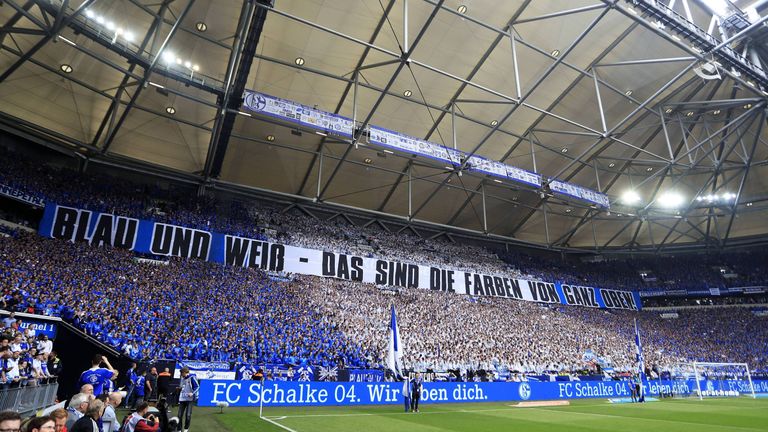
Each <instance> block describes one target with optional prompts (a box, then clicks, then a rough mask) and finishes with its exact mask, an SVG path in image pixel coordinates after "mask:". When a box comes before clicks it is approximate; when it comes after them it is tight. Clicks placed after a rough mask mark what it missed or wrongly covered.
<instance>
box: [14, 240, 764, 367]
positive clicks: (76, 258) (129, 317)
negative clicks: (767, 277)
mask: <svg viewBox="0 0 768 432" xmlns="http://www.w3.org/2000/svg"><path fill="white" fill-rule="evenodd" d="M0 259H2V263H3V266H2V268H3V269H2V271H1V272H0V284H2V286H5V287H8V289H9V292H8V294H7V295H9V296H10V297H9V298H11V299H14V302H15V303H16V308H17V309H19V310H26V311H30V312H36V313H42V314H47V315H58V316H61V317H63V318H64V319H67V320H70V321H72V322H73V323H74V324H75V325H76V326H78V327H80V328H82V329H83V330H84V331H85V332H86V333H88V334H90V335H92V336H94V337H96V338H98V339H100V340H102V341H104V342H105V343H108V344H110V345H112V346H115V347H117V348H119V349H121V350H123V351H124V352H125V353H126V354H128V355H129V356H131V357H133V358H135V359H159V358H169V359H193V360H220V361H239V362H244V363H251V364H268V363H269V364H279V363H284V364H293V365H300V364H312V365H323V366H329V365H337V366H338V365H345V366H348V367H381V366H383V365H384V363H385V362H384V358H385V355H386V340H387V337H386V335H387V324H388V322H389V319H388V318H389V315H388V314H389V307H390V305H394V306H395V308H396V310H397V313H398V319H399V323H400V331H401V335H402V337H403V340H404V344H405V347H406V348H405V353H406V355H405V358H404V360H405V362H406V365H407V366H408V367H412V368H416V369H420V370H424V369H433V370H448V369H473V370H474V369H483V370H508V371H521V372H528V373H542V372H545V371H575V370H582V369H584V367H585V363H584V355H585V353H586V352H588V351H589V352H592V353H594V354H595V355H596V356H598V357H601V358H603V359H604V360H605V361H606V362H607V363H609V364H610V365H612V366H613V367H614V368H615V369H617V370H632V369H633V368H634V345H633V334H632V331H633V326H632V319H633V318H638V320H639V322H640V326H641V328H642V331H643V337H644V340H645V349H646V359H647V361H648V362H649V364H656V365H660V366H662V367H666V366H670V365H672V364H674V363H677V362H680V361H692V360H700V361H703V360H708V361H731V362H736V361H744V362H748V363H750V364H751V365H752V366H753V367H754V368H756V369H765V368H766V366H768V353H766V352H765V350H764V349H763V347H765V346H766V344H768V326H766V325H765V322H764V321H765V318H761V317H758V316H755V315H753V314H751V313H750V311H749V309H747V308H740V307H734V308H723V309H715V310H691V311H680V312H679V316H678V318H677V319H670V320H665V319H662V318H660V317H659V314H658V313H657V312H621V311H606V310H598V309H589V308H583V307H569V306H562V305H557V306H544V305H539V304H536V303H530V302H521V301H513V300H507V299H499V298H485V297H471V296H465V295H455V294H449V293H440V292H434V291H429V290H418V289H401V290H399V291H392V290H387V289H381V287H377V286H375V285H370V284H363V283H356V282H346V281H341V280H337V279H331V278H319V277H311V276H296V277H294V278H293V280H292V281H288V282H284V281H275V280H272V279H270V278H269V276H268V275H267V274H265V273H263V272H261V271H259V270H255V269H246V268H239V267H227V266H222V265H219V264H213V263H206V262H201V261H195V260H175V259H174V260H170V261H169V262H168V263H167V264H165V265H161V264H149V263H146V262H140V261H138V260H136V259H134V256H132V254H131V253H130V252H127V251H122V250H118V249H111V248H93V247H89V246H87V245H85V244H74V243H70V242H64V241H60V240H53V239H45V238H41V237H38V236H35V235H34V234H21V233H20V234H18V235H17V237H15V238H5V239H2V240H0Z"/></svg>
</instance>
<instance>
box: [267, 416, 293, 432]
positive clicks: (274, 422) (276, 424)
mask: <svg viewBox="0 0 768 432" xmlns="http://www.w3.org/2000/svg"><path fill="white" fill-rule="evenodd" d="M261 419H262V420H264V421H268V422H270V423H272V424H273V425H275V426H277V427H279V428H281V429H285V430H287V431H288V432H296V431H295V430H293V429H291V428H289V427H288V426H285V425H281V424H280V423H278V422H276V421H274V420H271V419H269V418H268V417H261Z"/></svg>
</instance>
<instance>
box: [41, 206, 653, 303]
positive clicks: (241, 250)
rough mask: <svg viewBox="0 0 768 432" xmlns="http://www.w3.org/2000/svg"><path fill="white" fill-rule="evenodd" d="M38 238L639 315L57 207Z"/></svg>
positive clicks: (595, 294) (477, 277) (493, 282)
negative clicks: (43, 237)
mask: <svg viewBox="0 0 768 432" xmlns="http://www.w3.org/2000/svg"><path fill="white" fill-rule="evenodd" d="M39 232H40V234H41V235H42V236H45V237H52V238H57V239H63V240H69V241H76V242H87V243H89V244H90V245H92V246H112V247H118V248H125V249H130V250H133V251H136V252H142V253H150V254H152V255H155V256H174V257H182V258H197V259H202V260H206V261H213V262H219V263H224V264H226V265H232V266H241V267H254V268H259V269H262V270H266V271H272V272H286V273H295V274H304V275H313V276H322V277H333V278H338V279H345V280H350V281H357V282H366V283H373V284H376V285H379V286H391V287H403V288H420V289H430V290H434V291H444V292H451V293H456V294H466V295H472V296H491V297H507V298H512V299H516V300H525V301H533V302H539V303H552V304H568V305H578V306H586V307H594V308H607V309H627V310H640V308H641V303H640V297H639V295H638V294H637V293H636V292H631V291H620V290H613V289H607V288H596V287H588V286H576V285H569V284H562V283H560V282H558V281H540V280H529V279H520V278H514V277H510V276H508V275H503V274H481V273H473V272H467V271H463V270H458V269H452V268H444V267H432V266H427V265H419V264H414V263H403V262H398V261H391V260H386V259H379V258H375V257H370V256H355V255H349V254H342V253H336V252H328V251H322V250H316V249H306V248H300V247H295V246H288V245H283V244H279V243H272V242H269V241H265V240H257V239H249V238H244V237H237V236H232V235H229V234H222V233H216V232H210V231H205V230H199V229H194V228H188V227H183V226H177V225H170V224H166V223H160V222H154V221H150V220H143V219H142V220H139V219H135V218H130V217H125V216H120V215H113V214H108V213H98V212H93V211H90V210H84V209H77V208H72V207H65V206H57V205H48V206H46V208H45V212H44V215H43V220H42V221H41V222H40V230H39Z"/></svg>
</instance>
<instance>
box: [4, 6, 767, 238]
mask: <svg viewBox="0 0 768 432" xmlns="http://www.w3.org/2000/svg"><path fill="white" fill-rule="evenodd" d="M734 3H735V5H734V4H729V3H728V2H725V1H718V0H707V1H703V0H702V1H698V0H678V1H676V0H671V1H669V2H655V1H634V2H628V1H609V0H604V1H601V0H587V1H582V0H571V1H568V2H563V1H557V0H536V1H531V0H515V1H491V0H396V1H395V0H364V1H345V0H276V1H274V4H271V3H270V2H268V1H266V0H259V1H255V0H245V1H240V0H226V1H225V0H196V1H195V0H175V1H173V0H171V1H167V0H153V1H142V0H86V1H83V2H81V1H77V0H74V1H69V0H63V1H61V0H39V1H32V0H29V1H27V0H4V1H2V2H0V6H1V7H0V26H1V27H0V42H2V50H0V112H2V114H1V116H2V123H3V125H4V127H5V128H13V129H16V130H20V131H24V132H33V133H35V134H37V135H41V136H44V137H45V138H46V139H48V140H50V141H51V142H55V143H58V144H60V145H63V146H65V147H66V148H69V149H70V151H71V152H77V153H80V154H81V155H82V156H84V157H87V158H90V159H91V160H94V161H111V162H112V163H114V162H117V163H119V164H123V165H131V166H133V167H145V168H146V167H154V169H157V168H158V167H160V168H162V170H163V171H167V172H169V173H172V174H174V175H177V176H184V177H186V178H188V179H189V178H191V179H193V180H196V181H200V182H201V183H205V184H209V185H213V186H215V187H219V188H230V187H234V186H233V185H243V186H246V187H253V188H256V189H266V190H273V191H277V192H280V193H282V194H284V195H283V196H289V197H291V196H300V197H305V198H306V199H308V200H317V201H321V202H324V203H328V204H329V205H330V204H333V203H335V204H341V205H344V206H348V207H349V208H353V207H354V208H360V209H366V210H370V211H373V212H378V213H375V214H381V213H387V214H392V215H396V216H397V217H400V218H405V219H408V218H411V219H413V220H414V221H426V222H429V223H433V224H436V226H441V225H446V226H456V227H459V228H462V229H469V230H474V231H477V232H480V233H488V234H489V235H492V236H493V237H496V238H514V239H517V240H521V241H525V242H532V243H536V244H542V245H547V246H551V247H569V248H585V249H592V250H594V249H595V248H598V249H620V250H628V249H636V250H665V248H670V247H672V248H674V247H675V246H676V245H688V244H694V245H700V246H713V247H722V246H728V245H736V244H740V243H745V242H747V241H752V240H753V239H755V238H762V239H764V238H766V234H768V224H766V223H765V220H766V215H767V213H766V210H768V194H767V193H766V184H768V180H766V179H767V178H768V158H767V156H768V141H766V134H767V132H766V131H765V128H764V125H765V121H766V118H765V115H766V114H765V107H766V95H767V94H768V93H765V91H764V90H768V78H766V76H765V73H764V72H763V67H762V63H761V60H760V58H761V56H762V54H763V52H764V47H763V45H764V42H763V41H764V38H765V36H766V31H765V26H764V25H763V22H764V21H765V20H766V18H768V15H766V18H763V17H761V15H763V13H762V12H763V11H762V3H763V2H758V3H757V4H754V5H750V3H752V2H742V1H737V2H734ZM750 6H754V7H750ZM244 89H251V90H255V91H259V92H263V93H266V94H269V95H272V96H276V97H280V98H284V99H288V100H292V101H296V102H299V103H301V104H304V105H307V106H310V107H316V108H317V109H319V110H323V111H327V112H332V113H338V114H341V115H344V116H347V117H350V118H351V117H354V118H355V120H357V122H358V123H357V124H358V126H361V128H360V129H359V134H356V136H355V137H354V138H356V139H354V140H353V139H342V138H339V137H334V136H323V135H319V134H317V133H315V132H314V131H313V130H312V129H311V128H307V127H303V126H298V125H292V124H290V123H286V122H281V121H279V120H276V119H270V118H267V117H260V116H258V115H251V114H250V113H247V112H246V111H243V110H242V109H241V108H240V103H241V102H242V100H241V98H242V92H243V90H244ZM115 108H116V109H115ZM369 125H377V126H381V127H384V128H387V129H389V130H392V131H397V132H401V133H404V134H407V135H410V136H413V137H417V138H420V139H424V140H428V141H431V142H433V143H437V144H441V145H445V146H447V147H453V146H454V142H455V145H456V147H457V148H458V149H459V150H461V151H464V152H467V153H471V154H477V155H480V156H483V157H485V158H488V159H493V160H497V161H502V162H504V163H506V164H508V165H511V166H516V167H520V168H523V169H526V170H528V171H534V172H537V173H539V174H541V175H542V176H544V178H545V181H546V179H550V178H557V179H561V180H564V181H567V182H569V183H572V184H575V185H579V186H582V187H585V188H589V189H592V190H595V191H600V192H604V193H606V194H607V195H608V196H609V197H610V199H611V209H610V211H606V210H605V209H601V208H599V207H596V206H593V205H591V204H590V203H587V202H583V201H578V200H573V199H569V198H567V197H565V196H562V195H558V194H554V195H553V194H552V193H551V191H550V190H549V189H548V188H543V189H542V188H532V187H527V186H524V185H521V184H515V183H514V182H511V181H501V182H499V179H497V178H494V177H491V176H486V175H479V174H478V173H477V172H473V171H470V170H467V169H465V170H459V169H456V168H455V167H449V168H450V169H449V168H446V167H445V166H444V165H445V164H441V163H434V162H431V161H430V160H429V159H425V158H420V157H413V156H412V155H408V154H398V153H397V152H395V153H391V152H384V151H383V150H382V149H381V148H377V147H375V146H373V145H371V144H370V143H368V142H367V140H366V137H365V136H364V133H363V131H364V129H365V128H364V126H369ZM454 136H455V138H454ZM454 140H455V141H454ZM353 141H355V142H356V143H357V145H353V144H352V142H353ZM212 143H213V145H212ZM462 167H463V168H467V167H466V166H462ZM318 179H319V184H318ZM628 190H632V191H635V192H636V193H637V195H639V200H638V201H637V202H635V203H633V204H631V205H628V204H627V203H626V202H625V200H624V198H627V197H626V196H625V193H626V191H628ZM636 198H637V197H636Z"/></svg>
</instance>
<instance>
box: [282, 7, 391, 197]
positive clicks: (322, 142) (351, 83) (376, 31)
mask: <svg viewBox="0 0 768 432" xmlns="http://www.w3.org/2000/svg"><path fill="white" fill-rule="evenodd" d="M395 1H396V0H390V1H389V3H388V4H387V7H386V8H385V9H384V12H383V14H382V15H381V19H379V22H378V24H376V29H374V31H373V34H371V37H370V38H369V39H368V45H366V47H365V49H364V50H363V53H362V55H360V60H358V62H357V65H356V66H355V70H354V72H353V74H354V75H355V77H354V79H353V80H350V81H348V82H347V85H346V87H344V91H343V92H342V93H341V98H340V99H339V103H338V104H336V109H335V110H334V111H333V112H334V114H338V113H339V112H340V111H341V107H343V106H344V101H345V100H346V99H347V96H348V95H349V92H350V90H352V87H353V86H356V85H358V80H357V75H358V72H359V71H360V68H361V67H363V64H364V63H365V59H366V58H367V57H368V54H369V53H370V52H371V45H372V44H373V42H374V41H375V40H376V38H377V37H378V36H379V32H381V29H382V27H384V23H386V22H387V17H388V16H389V12H390V11H391V10H392V7H393V6H394V5H395ZM355 120H356V119H355ZM325 141H326V138H325V137H323V138H322V139H321V140H320V144H319V145H318V146H317V151H318V152H321V151H322V149H323V146H324V145H325ZM317 158H318V157H317V155H315V156H313V157H312V161H311V162H310V163H309V167H308V168H307V172H306V173H305V174H304V179H303V180H302V181H301V185H300V186H299V189H298V190H297V191H296V194H297V195H301V194H302V192H303V191H304V188H305V187H306V186H307V182H308V181H309V176H310V174H311V173H312V170H313V169H314V167H315V163H316V162H317ZM379 211H381V209H379Z"/></svg>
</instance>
